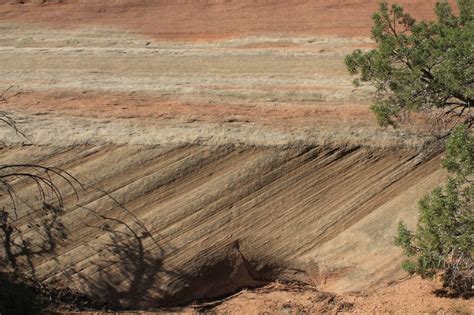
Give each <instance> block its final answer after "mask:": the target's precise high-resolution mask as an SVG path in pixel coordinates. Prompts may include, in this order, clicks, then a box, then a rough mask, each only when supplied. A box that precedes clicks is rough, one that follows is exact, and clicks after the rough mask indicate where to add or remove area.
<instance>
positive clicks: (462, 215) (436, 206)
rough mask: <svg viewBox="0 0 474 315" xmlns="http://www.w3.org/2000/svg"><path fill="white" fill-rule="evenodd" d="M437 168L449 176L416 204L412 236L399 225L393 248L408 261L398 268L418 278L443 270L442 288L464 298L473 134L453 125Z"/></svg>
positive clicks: (472, 223)
mask: <svg viewBox="0 0 474 315" xmlns="http://www.w3.org/2000/svg"><path fill="white" fill-rule="evenodd" d="M446 149H447V150H446V158H445V159H444V161H443V165H444V166H445V167H446V168H447V169H448V170H449V171H450V172H451V176H450V177H449V179H448V181H447V183H446V185H445V187H443V188H441V187H438V188H436V189H434V190H433V191H432V192H431V193H430V194H428V195H427V196H425V197H424V198H422V199H421V200H420V202H419V210H420V218H419V221H418V226H417V230H416V232H414V233H413V232H411V231H410V230H408V228H407V227H406V226H405V224H404V223H402V222H400V223H399V227H398V235H397V237H396V238H395V245H397V246H399V247H401V248H403V250H404V252H405V254H406V256H407V257H408V259H407V260H406V261H405V262H404V263H403V265H402V267H403V268H404V269H405V270H407V271H408V272H410V273H417V274H419V275H421V276H422V277H432V276H433V275H435V274H436V273H437V272H443V274H442V276H443V281H444V286H445V287H446V288H449V289H451V290H452V291H453V292H456V293H462V294H470V293H472V286H473V284H474V282H473V280H474V260H473V254H474V183H473V182H472V179H471V180H470V178H471V177H472V176H473V175H474V167H473V160H474V136H473V135H472V133H471V131H470V130H469V129H467V128H466V127H465V126H459V127H457V128H456V129H455V130H454V131H453V133H452V134H451V135H450V137H449V139H448V140H447V142H446Z"/></svg>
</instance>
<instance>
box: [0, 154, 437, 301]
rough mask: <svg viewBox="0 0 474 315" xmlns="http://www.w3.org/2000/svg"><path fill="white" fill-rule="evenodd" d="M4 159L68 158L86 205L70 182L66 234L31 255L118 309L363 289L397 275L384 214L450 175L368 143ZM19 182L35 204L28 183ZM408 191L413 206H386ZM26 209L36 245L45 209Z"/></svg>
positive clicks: (44, 269) (6, 157)
mask: <svg viewBox="0 0 474 315" xmlns="http://www.w3.org/2000/svg"><path fill="white" fill-rule="evenodd" d="M0 159H1V163H2V164H3V163H9V162H10V163H11V162H12V161H15V162H21V161H29V162H32V161H33V162H37V163H41V164H44V165H52V166H57V167H61V168H62V169H65V170H67V171H68V172H70V173H71V174H74V175H75V176H77V178H78V179H80V180H81V182H83V183H85V184H86V191H80V198H79V201H78V202H77V201H76V200H75V197H74V195H73V194H72V191H71V189H69V188H68V187H67V186H66V185H64V189H65V202H66V204H67V205H68V207H67V210H66V211H65V212H64V213H63V214H62V215H61V223H62V224H63V225H64V230H65V234H66V236H67V237H65V238H62V239H61V240H58V242H57V247H56V248H55V250H54V252H52V253H50V254H47V255H42V256H33V257H30V262H31V264H32V265H33V266H34V274H35V276H36V277H38V279H40V280H42V281H45V282H47V283H54V284H56V285H59V286H69V287H73V288H75V289H78V290H80V291H84V292H87V293H92V294H94V295H97V296H99V297H100V298H102V299H103V300H104V301H107V302H109V303H110V304H112V305H115V306H117V307H122V308H149V307H153V306H157V305H166V304H179V303H185V302H189V301H191V300H194V299H200V298H212V297H217V296H222V295H225V294H229V293H232V292H234V291H235V290H237V289H239V288H241V287H247V286H256V285H260V284H262V283H264V281H266V280H274V279H283V280H297V281H302V282H306V283H310V284H316V285H318V286H320V287H321V288H330V289H331V290H333V291H353V290H359V289H361V288H367V287H370V286H372V285H374V284H375V283H377V282H379V283H380V281H381V279H384V280H387V279H393V278H397V277H399V276H400V271H399V270H398V268H397V267H396V265H394V262H396V261H397V260H399V259H400V257H401V256H400V252H399V251H398V250H397V249H395V248H394V247H393V246H392V245H391V244H392V237H393V234H394V230H395V226H396V220H395V219H393V220H387V218H391V217H392V218H396V217H397V216H398V217H403V214H404V213H406V211H407V208H408V209H413V208H414V207H415V205H416V198H417V197H419V196H420V195H422V194H423V193H424V192H426V191H427V190H428V189H429V188H431V187H432V186H433V185H434V184H436V183H437V182H439V180H440V178H441V176H442V173H439V171H438V164H439V161H438V159H437V158H436V157H435V158H434V159H433V158H432V157H425V158H420V156H418V155H417V154H416V153H413V152H411V151H408V150H405V151H403V150H402V151H398V152H396V151H393V150H389V149H386V150H382V149H378V150H376V149H369V148H364V147H340V148H326V147H315V146H302V145H299V146H298V145H294V146H280V147H248V146H234V145H222V146H174V147H169V146H168V147H166V146H153V147H149V146H148V147H147V146H130V145H129V146H116V145H115V146H105V147H97V146H89V147H88V146H79V147H70V148H59V147H58V148H54V147H51V146H46V147H37V146H30V147H22V148H10V149H6V150H3V151H2V152H1V157H0ZM17 187H18V189H19V196H20V197H21V198H22V199H24V200H25V201H27V202H29V203H30V204H34V202H35V201H34V199H32V198H31V196H32V192H33V191H32V189H33V187H32V185H30V184H27V183H21V182H20V183H18V186H17ZM104 191H105V192H108V193H109V194H110V195H105V194H104ZM408 192H412V195H413V198H414V199H413V200H411V199H410V198H407V199H406V200H409V201H410V204H408V205H405V206H407V208H405V207H402V208H397V207H394V206H393V204H392V205H391V206H390V204H391V203H393V202H397V198H399V197H400V196H404V195H406V194H407V193H408ZM4 202H5V201H4ZM76 203H78V204H79V206H75V204H76ZM387 205H388V206H387ZM18 215H19V219H18V221H17V223H16V224H17V227H18V228H19V229H20V230H21V231H23V234H24V235H26V237H27V238H30V239H31V242H32V243H33V244H37V245H40V244H41V242H42V241H41V237H39V233H38V229H37V228H35V226H36V225H35V224H34V223H35V222H37V221H35V220H37V219H35V218H36V214H35V212H31V211H30V212H28V211H27V208H25V207H23V208H20V209H19V212H18ZM381 215H382V217H383V218H382V219H381V217H380V216H381ZM410 217H411V218H413V217H414V216H413V214H410ZM410 222H413V219H412V220H411V221H410ZM380 234H382V235H384V236H383V237H380ZM351 242H352V243H351ZM351 244H352V245H351ZM364 248H365V249H364ZM367 248H371V249H370V250H369V249H367ZM374 252H375V253H376V255H378V258H377V259H378V261H377V262H374V261H373V259H374V256H373V253H374ZM351 259H352V261H351ZM24 263H25V268H26V269H28V268H27V264H26V261H25V262H24ZM336 275H337V276H336ZM262 281H263V282H262ZM348 283H349V284H348Z"/></svg>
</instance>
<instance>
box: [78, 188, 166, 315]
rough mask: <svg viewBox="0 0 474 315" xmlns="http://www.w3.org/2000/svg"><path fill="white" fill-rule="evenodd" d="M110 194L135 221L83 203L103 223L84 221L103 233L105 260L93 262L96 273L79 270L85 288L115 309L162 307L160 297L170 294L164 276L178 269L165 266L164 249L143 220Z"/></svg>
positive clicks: (102, 253)
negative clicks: (109, 214) (164, 282)
mask: <svg viewBox="0 0 474 315" xmlns="http://www.w3.org/2000/svg"><path fill="white" fill-rule="evenodd" d="M104 193H105V194H107V193H106V192H104ZM107 196H108V197H109V198H111V199H112V200H113V201H114V202H115V204H116V205H117V207H119V208H120V209H121V210H122V211H125V212H126V214H127V215H128V217H129V218H131V219H132V220H131V222H125V221H123V220H119V219H117V218H112V217H107V216H104V215H102V214H100V213H99V212H98V211H96V210H94V209H90V208H87V207H84V206H81V208H83V209H85V210H87V211H88V212H89V213H90V214H91V215H93V216H96V217H97V219H98V220H100V222H101V224H100V225H91V224H87V223H84V224H85V225H86V226H87V227H92V228H96V229H100V230H101V231H102V232H103V234H102V236H101V241H99V244H98V245H99V246H100V248H101V249H100V252H99V257H100V258H101V261H100V262H93V263H92V264H93V265H94V269H95V272H94V273H93V274H90V275H86V274H84V273H81V272H77V273H76V274H77V275H78V277H79V278H80V279H81V283H82V286H83V291H84V292H88V294H90V295H92V296H93V297H95V298H97V299H99V300H101V301H104V302H106V303H107V305H108V307H109V308H110V309H112V310H127V309H134V308H152V307H159V305H158V303H157V302H158V300H159V299H160V297H162V296H163V295H165V294H166V292H164V291H163V290H162V289H161V287H160V283H161V281H160V278H161V277H163V276H167V275H168V276H169V275H172V274H175V272H173V271H171V270H166V269H165V268H164V266H163V260H164V249H163V248H162V247H161V246H160V245H159V244H158V242H157V241H156V240H155V239H154V237H153V236H152V234H151V233H150V232H149V231H148V229H147V228H146V226H145V225H144V224H143V222H141V221H140V220H139V219H138V218H137V217H136V216H135V215H134V214H133V212H131V211H130V210H129V209H127V208H126V207H125V206H124V205H123V204H121V203H120V202H118V201H117V200H116V199H114V198H113V197H112V196H111V195H110V194H107Z"/></svg>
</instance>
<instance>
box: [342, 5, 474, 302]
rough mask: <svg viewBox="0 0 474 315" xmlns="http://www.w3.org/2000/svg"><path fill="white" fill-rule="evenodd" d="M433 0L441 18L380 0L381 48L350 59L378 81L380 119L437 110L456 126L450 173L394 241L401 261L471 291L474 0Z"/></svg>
mask: <svg viewBox="0 0 474 315" xmlns="http://www.w3.org/2000/svg"><path fill="white" fill-rule="evenodd" d="M457 4H458V9H459V13H458V14H454V13H453V9H452V7H451V6H450V5H449V4H448V2H446V1H444V2H438V3H437V4H436V6H435V13H436V17H437V18H436V21H433V22H425V21H420V22H417V21H416V20H415V19H414V18H413V17H412V16H410V15H409V14H408V13H406V12H404V10H403V8H402V6H400V5H398V4H392V5H391V6H389V5H388V3H387V2H386V1H383V2H381V3H380V6H379V10H378V12H376V13H374V15H373V17H372V19H373V22H374V25H373V28H372V39H373V40H374V41H375V43H376V45H377V48H376V49H372V50H370V51H366V52H364V51H362V50H360V49H358V50H355V51H354V52H352V53H351V54H349V55H348V56H347V57H346V59H345V63H346V65H347V67H348V70H349V71H350V73H352V74H354V75H357V79H355V80H354V84H355V85H356V86H357V85H360V84H364V83H368V84H370V85H372V86H373V87H374V88H375V99H374V103H373V105H372V107H371V109H372V111H373V112H374V113H375V115H376V117H377V120H378V121H379V123H380V124H381V125H382V126H387V125H392V126H396V125H397V122H398V121H399V120H400V118H401V117H403V116H404V115H405V114H407V113H410V112H432V111H438V112H440V113H441V114H440V115H439V116H437V117H438V119H440V118H447V119H449V120H450V121H451V122H452V123H454V125H457V127H455V128H454V129H451V134H450V135H449V137H448V138H447V140H446V143H445V146H446V156H445V158H444V160H443V167H445V168H446V169H447V170H448V171H449V172H450V176H449V178H448V180H447V183H446V185H445V186H444V187H438V188H436V189H435V190H433V191H432V192H431V193H430V194H428V195H427V196H425V197H424V198H422V199H421V200H420V202H419V212H420V213H419V214H420V216H419V220H418V226H417V229H416V231H410V230H409V229H408V228H407V226H406V225H405V224H404V223H403V222H400V224H399V227H398V235H397V236H396V238H395V244H396V245H398V246H400V247H402V248H403V249H404V252H405V254H406V256H407V258H408V259H407V260H406V261H405V262H404V263H403V264H402V267H403V268H404V269H406V270H407V271H409V272H412V273H417V274H419V275H421V276H422V277H432V276H434V275H435V274H437V273H440V272H441V274H442V278H443V281H444V286H445V287H446V288H448V289H450V290H451V291H453V292H455V293H461V294H467V295H469V294H472V290H473V277H474V261H473V253H474V213H473V211H474V210H473V209H474V184H473V181H474V178H473V177H474V138H473V135H472V125H473V123H474V118H473V114H472V106H473V105H474V103H473V99H474V0H458V1H457Z"/></svg>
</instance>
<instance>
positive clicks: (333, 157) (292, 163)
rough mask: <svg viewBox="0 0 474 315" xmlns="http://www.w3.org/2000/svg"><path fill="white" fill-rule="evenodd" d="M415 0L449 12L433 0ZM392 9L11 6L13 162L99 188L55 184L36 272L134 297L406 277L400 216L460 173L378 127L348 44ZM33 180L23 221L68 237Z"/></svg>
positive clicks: (163, 298)
mask: <svg viewBox="0 0 474 315" xmlns="http://www.w3.org/2000/svg"><path fill="white" fill-rule="evenodd" d="M12 2H13V3H12ZM20 2H22V3H20ZM402 2H403V3H404V4H405V5H406V7H407V9H408V10H410V11H412V12H413V11H415V15H417V16H418V17H422V18H429V17H432V5H433V3H434V1H402ZM375 8H376V1H360V0H351V1H282V0H281V1H280V0H274V1H247V0H245V1H191V0H189V1H171V0H170V1H151V0H150V1H129V0H127V1H125V0H124V1H89V0H79V1H66V0H64V1H5V0H0V22H1V24H0V32H1V37H0V58H1V60H2V64H1V68H0V84H1V86H2V87H4V89H6V88H7V87H8V86H12V88H11V89H10V90H9V92H8V93H7V95H6V96H7V97H8V103H4V102H2V103H1V104H0V109H1V110H5V111H8V112H9V113H11V115H12V117H14V118H15V119H16V120H17V122H18V126H19V127H20V128H21V129H22V130H23V131H24V132H25V133H26V134H27V135H28V139H24V138H21V137H18V135H15V134H14V133H12V132H11V131H10V130H8V129H1V130H0V139H2V140H3V142H4V144H5V147H4V148H2V150H1V151H0V163H1V164H7V163H38V164H42V165H47V166H54V167H59V168H61V169H64V170H66V171H68V172H69V173H71V174H73V175H74V176H75V177H77V178H78V179H79V180H80V182H81V183H83V185H84V187H83V188H80V189H78V192H79V198H76V196H75V194H74V192H73V191H72V190H71V189H70V187H69V186H68V185H66V183H63V182H61V181H60V180H59V179H58V180H59V183H60V185H61V188H63V189H64V201H65V204H66V209H65V211H64V212H61V213H60V215H59V217H58V218H57V221H58V223H60V225H59V226H60V227H61V231H62V234H60V237H59V238H58V239H55V240H54V241H55V244H54V245H55V246H54V248H52V249H51V250H49V251H48V252H47V253H43V254H42V255H30V257H28V255H20V256H21V258H20V259H19V262H20V263H21V265H22V266H23V268H24V270H25V271H26V272H30V273H31V274H32V275H34V276H35V277H37V278H38V279H39V280H41V281H44V282H45V283H51V284H56V285H59V286H69V287H71V288H74V289H77V290H79V291H83V292H86V293H90V294H94V295H97V296H98V297H100V298H101V299H102V300H104V301H107V302H109V303H111V304H113V305H114V306H116V307H120V308H139V307H143V308H149V307H155V306H157V305H158V304H159V305H164V304H169V305H171V304H182V303H186V302H189V301H191V300H194V299H200V298H213V297H217V296H222V295H226V294H229V293H232V292H234V291H235V290H238V289H240V288H243V287H252V286H260V285H262V284H264V283H266V282H267V281H272V280H277V279H281V280H290V281H299V282H304V283H308V284H314V285H316V286H317V287H318V288H319V289H321V290H329V291H334V292H350V291H359V290H365V289H367V288H371V287H374V286H377V285H380V284H381V283H383V282H384V281H390V280H394V279H397V278H399V277H400V276H401V275H403V273H402V272H401V271H400V269H399V268H398V265H399V264H398V262H399V261H400V259H401V257H402V256H401V253H400V251H399V250H398V249H396V248H395V247H394V246H393V245H392V240H393V235H394V233H395V228H396V225H397V222H398V220H400V219H403V220H404V221H406V222H409V223H410V224H414V223H415V221H416V204H417V200H418V199H419V198H420V197H421V196H422V195H423V194H425V193H426V192H427V191H429V190H430V189H431V188H433V187H434V186H436V185H437V184H439V183H440V182H442V180H443V178H444V173H443V172H442V171H441V170H440V169H439V167H438V165H439V159H440V152H439V149H438V148H436V147H434V148H431V149H429V150H425V149H426V148H428V147H430V146H428V145H427V144H428V143H429V142H427V137H425V136H422V135H420V134H419V133H416V132H414V131H419V130H411V131H402V130H384V129H380V128H378V127H377V126H376V124H375V121H374V119H373V117H372V116H371V115H370V111H369V110H368V104H369V101H370V93H371V89H370V88H365V89H362V90H354V88H353V87H352V85H351V77H350V76H349V75H348V73H347V72H346V70H345V67H344V65H343V58H344V55H345V54H346V53H347V52H349V51H351V50H353V49H354V48H363V49H366V48H370V47H371V46H372V43H371V42H370V39H368V38H367V36H368V35H369V29H370V20H369V17H370V14H371V13H372V12H373V10H374V9H375ZM341 36H345V37H343V38H342V37H341ZM351 36H352V37H351ZM354 36H356V37H357V38H355V37H354ZM414 121H415V122H417V123H420V124H421V123H422V122H423V119H422V118H420V117H415V118H414ZM16 185H17V187H18V195H19V197H21V199H22V200H23V201H22V203H23V207H19V209H18V220H17V221H16V222H15V224H16V227H17V228H18V229H19V230H20V231H22V235H24V236H25V237H26V238H27V239H28V240H29V241H30V242H31V246H33V247H37V248H40V247H41V245H42V244H43V242H44V238H48V237H51V235H48V234H45V233H44V232H42V231H43V230H42V229H41V224H42V222H43V221H41V217H40V212H38V211H37V207H38V206H39V205H38V204H37V202H38V200H36V199H35V198H33V197H32V196H33V195H34V194H33V193H34V192H35V191H34V185H32V183H27V182H16ZM1 202H2V206H8V203H7V202H8V200H7V198H3V199H1ZM25 205H29V207H28V206H25ZM43 223H44V222H43ZM16 236H17V237H19V235H16ZM56 236H57V235H56ZM18 239H19V238H18ZM2 255H3V252H2Z"/></svg>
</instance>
